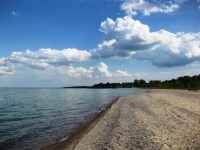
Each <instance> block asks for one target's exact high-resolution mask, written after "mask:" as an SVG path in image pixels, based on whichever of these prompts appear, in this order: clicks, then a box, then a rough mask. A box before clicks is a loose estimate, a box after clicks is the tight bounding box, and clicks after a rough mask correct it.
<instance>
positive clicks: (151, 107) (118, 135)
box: [62, 90, 200, 150]
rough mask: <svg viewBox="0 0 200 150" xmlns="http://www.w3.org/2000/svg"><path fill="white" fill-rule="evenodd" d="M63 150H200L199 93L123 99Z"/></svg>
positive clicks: (166, 92)
mask: <svg viewBox="0 0 200 150" xmlns="http://www.w3.org/2000/svg"><path fill="white" fill-rule="evenodd" d="M79 138H80V139H78V140H76V142H70V144H66V147H65V148H62V149H74V150H179V149H180V150H186V149H190V150H200V92H192V91H186V90H149V91H148V92H146V93H144V94H138V95H130V96H123V97H120V98H119V99H118V101H117V102H116V103H114V104H113V105H112V106H111V107H110V108H108V111H107V112H106V113H105V114H104V115H103V116H102V117H101V118H100V119H99V120H98V121H96V123H95V125H94V123H93V126H92V127H91V128H89V130H86V132H84V133H82V135H81V136H79Z"/></svg>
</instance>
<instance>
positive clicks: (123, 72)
mask: <svg viewBox="0 0 200 150" xmlns="http://www.w3.org/2000/svg"><path fill="white" fill-rule="evenodd" d="M115 76H121V77H128V76H131V74H129V73H128V72H127V71H122V70H117V71H116V73H115Z"/></svg>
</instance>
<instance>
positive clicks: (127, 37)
mask: <svg viewBox="0 0 200 150" xmlns="http://www.w3.org/2000/svg"><path fill="white" fill-rule="evenodd" d="M100 31H101V32H103V33H105V37H104V38H105V40H104V42H103V43H102V44H100V46H99V47H98V48H96V49H94V50H93V51H92V54H93V57H104V58H107V57H118V58H136V59H142V60H143V59H144V60H149V61H151V62H152V64H153V65H157V66H165V67H166V66H168V67H170V66H183V65H187V64H189V63H192V62H195V61H200V33H185V32H181V33H171V32H169V31H166V30H163V29H162V30H159V31H156V32H151V31H150V27H149V26H148V25H144V24H142V23H141V22H140V21H138V20H134V19H132V18H131V17H127V16H126V17H124V18H117V19H116V21H113V20H112V19H110V18H108V19H107V20H106V21H104V22H102V23H101V28H100Z"/></svg>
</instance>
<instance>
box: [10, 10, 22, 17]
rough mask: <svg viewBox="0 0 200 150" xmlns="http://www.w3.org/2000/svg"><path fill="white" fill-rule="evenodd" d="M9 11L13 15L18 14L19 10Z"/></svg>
mask: <svg viewBox="0 0 200 150" xmlns="http://www.w3.org/2000/svg"><path fill="white" fill-rule="evenodd" d="M10 13H11V15H13V16H14V17H15V16H17V15H19V14H20V13H19V12H16V11H11V12H10Z"/></svg>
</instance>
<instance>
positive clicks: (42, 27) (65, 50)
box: [0, 0, 200, 87]
mask: <svg viewBox="0 0 200 150" xmlns="http://www.w3.org/2000/svg"><path fill="white" fill-rule="evenodd" d="M198 74H200V0H170V1H169V0H101V1H100V0H59V1H57V0H0V87H63V86H77V85H93V84H96V83H100V82H103V83H106V82H133V81H134V80H135V79H145V80H146V81H149V80H169V79H172V78H177V77H179V76H185V75H189V76H192V75H198Z"/></svg>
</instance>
